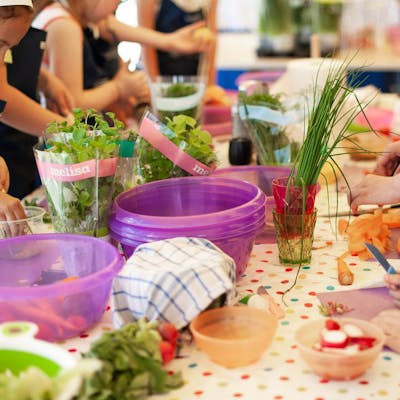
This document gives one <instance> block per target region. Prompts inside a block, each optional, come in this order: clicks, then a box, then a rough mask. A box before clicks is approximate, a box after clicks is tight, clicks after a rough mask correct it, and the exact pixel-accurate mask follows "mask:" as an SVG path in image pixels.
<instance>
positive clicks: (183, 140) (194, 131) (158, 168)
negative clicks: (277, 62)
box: [135, 115, 217, 183]
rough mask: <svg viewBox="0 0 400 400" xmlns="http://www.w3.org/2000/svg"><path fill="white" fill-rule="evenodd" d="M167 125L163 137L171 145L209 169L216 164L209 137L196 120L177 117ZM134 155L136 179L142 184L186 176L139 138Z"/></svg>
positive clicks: (181, 116) (186, 174)
mask: <svg viewBox="0 0 400 400" xmlns="http://www.w3.org/2000/svg"><path fill="white" fill-rule="evenodd" d="M167 121H168V122H167V127H168V128H169V129H168V130H167V131H164V132H163V133H164V134H165V135H166V136H167V137H168V139H169V140H171V142H173V143H174V144H175V145H176V146H178V147H179V148H180V149H181V150H183V151H184V152H185V153H187V154H189V155H190V156H192V157H193V158H195V159H196V160H198V161H200V162H201V163H203V164H205V165H207V166H209V167H210V166H212V165H214V164H215V163H216V162H217V156H216V154H215V152H214V150H213V147H212V137H211V135H210V134H209V133H208V132H207V131H203V130H202V129H201V128H200V127H199V126H198V124H197V122H196V120H195V119H193V118H191V117H188V116H186V115H177V116H175V117H173V118H172V120H170V119H168V120H167ZM135 152H136V156H137V176H138V177H139V180H140V182H142V183H143V182H152V181H156V180H159V179H167V178H174V177H180V176H188V175H189V173H187V172H186V171H184V170H183V169H181V168H180V167H178V166H177V165H175V164H174V163H173V162H172V161H171V160H169V159H168V158H167V157H165V156H164V155H163V154H161V153H160V152H159V151H158V150H157V149H155V148H154V147H153V146H152V145H151V144H150V143H148V142H147V141H146V140H144V139H143V138H141V137H139V138H138V140H137V142H136V144H135ZM140 182H139V183H140Z"/></svg>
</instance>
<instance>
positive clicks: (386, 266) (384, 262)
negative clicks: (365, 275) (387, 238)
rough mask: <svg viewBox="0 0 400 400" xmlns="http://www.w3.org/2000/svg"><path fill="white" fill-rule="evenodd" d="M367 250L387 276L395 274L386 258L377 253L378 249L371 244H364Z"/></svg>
mask: <svg viewBox="0 0 400 400" xmlns="http://www.w3.org/2000/svg"><path fill="white" fill-rule="evenodd" d="M364 244H365V246H366V247H367V249H368V250H369V251H370V252H371V254H372V255H373V256H374V257H375V259H376V261H378V262H379V264H381V265H382V267H383V269H384V270H385V271H386V272H387V273H388V274H397V272H396V270H395V269H394V268H393V267H392V266H391V265H390V264H389V261H388V260H387V259H386V257H385V256H384V255H383V254H382V253H381V252H380V251H379V249H378V248H377V247H376V246H374V245H373V244H371V243H364Z"/></svg>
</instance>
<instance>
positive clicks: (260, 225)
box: [110, 218, 265, 243]
mask: <svg viewBox="0 0 400 400" xmlns="http://www.w3.org/2000/svg"><path fill="white" fill-rule="evenodd" d="M264 226H265V218H263V219H262V218H260V219H259V220H257V221H256V222H255V223H254V224H253V225H252V226H251V227H250V228H249V229H248V230H246V231H243V232H239V233H237V232H236V233H233V234H230V235H227V236H216V237H210V235H204V236H197V235H195V234H191V235H187V236H186V235H181V234H179V233H176V234H175V235H170V236H167V237H165V238H154V240H149V241H146V242H143V243H150V242H156V241H160V240H165V239H170V238H172V237H182V236H183V237H201V238H203V239H208V240H210V241H211V242H212V241H214V240H215V241H217V240H218V241H220V240H227V239H233V238H237V237H241V236H253V235H254V236H257V233H258V231H259V230H260V229H261V228H263V227H264ZM110 236H111V237H112V238H113V239H115V240H117V241H118V242H120V243H122V242H121V241H120V240H119V238H123V239H126V240H128V241H135V240H136V239H135V238H132V237H127V236H123V235H121V234H120V233H119V232H116V231H114V230H112V229H110ZM117 236H118V238H117ZM142 237H143V236H142Z"/></svg>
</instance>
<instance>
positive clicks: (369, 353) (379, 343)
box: [295, 318, 385, 380]
mask: <svg viewBox="0 0 400 400" xmlns="http://www.w3.org/2000/svg"><path fill="white" fill-rule="evenodd" d="M338 321H339V323H340V324H344V323H348V324H353V325H356V326H358V327H359V328H361V330H362V331H363V332H364V334H365V335H366V336H371V337H374V338H376V341H375V344H374V345H373V347H371V348H369V349H365V350H362V351H359V352H358V353H356V354H344V353H333V352H332V353H330V352H323V351H318V350H316V349H314V348H313V345H314V344H315V343H316V342H319V335H320V332H321V329H323V327H324V326H325V319H320V320H316V321H310V322H307V323H305V324H304V325H303V326H301V327H300V328H299V329H298V330H297V331H296V333H295V340H296V342H297V347H298V350H299V353H300V356H301V357H302V358H303V360H304V361H305V362H306V363H307V364H308V365H309V366H310V368H311V369H312V370H313V371H314V372H315V373H316V374H317V375H319V376H321V377H323V378H326V379H332V380H351V379H355V378H357V377H358V376H360V375H362V374H363V373H364V372H365V371H366V370H367V369H368V368H369V367H371V366H372V364H373V363H374V362H375V360H376V359H377V357H378V355H379V353H380V352H381V350H382V347H383V344H384V341H385V335H384V333H383V331H382V329H381V328H380V327H379V326H377V325H375V324H373V323H371V322H369V321H365V320H362V319H355V318H340V319H338Z"/></svg>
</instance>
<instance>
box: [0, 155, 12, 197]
mask: <svg viewBox="0 0 400 400" xmlns="http://www.w3.org/2000/svg"><path fill="white" fill-rule="evenodd" d="M9 187H10V174H9V172H8V167H7V164H6V162H5V161H4V158H3V157H0V192H5V193H7V192H8V188H9Z"/></svg>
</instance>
